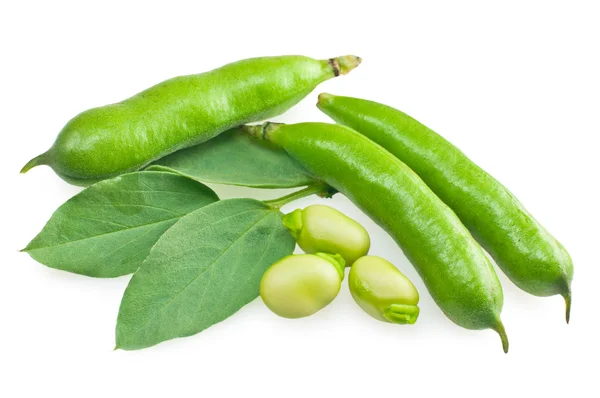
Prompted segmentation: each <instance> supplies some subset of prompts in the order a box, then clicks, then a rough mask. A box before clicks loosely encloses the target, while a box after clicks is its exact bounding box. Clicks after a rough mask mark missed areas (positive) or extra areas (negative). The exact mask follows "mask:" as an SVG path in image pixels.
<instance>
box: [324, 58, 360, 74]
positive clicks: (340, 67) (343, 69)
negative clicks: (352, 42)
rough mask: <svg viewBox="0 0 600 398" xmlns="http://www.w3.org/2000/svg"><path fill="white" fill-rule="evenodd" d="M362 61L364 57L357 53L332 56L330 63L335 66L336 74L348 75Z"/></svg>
mask: <svg viewBox="0 0 600 398" xmlns="http://www.w3.org/2000/svg"><path fill="white" fill-rule="evenodd" d="M361 62H362V58H360V57H357V56H356V55H344V56H342V57H337V58H331V59H330V60H329V63H330V64H331V66H332V67H333V72H334V75H335V76H339V75H346V74H348V73H350V71H351V70H353V69H355V68H356V67H357V66H358V65H360V63H361Z"/></svg>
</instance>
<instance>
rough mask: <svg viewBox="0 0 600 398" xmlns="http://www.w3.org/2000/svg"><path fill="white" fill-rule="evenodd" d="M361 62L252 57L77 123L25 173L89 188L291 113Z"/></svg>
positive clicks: (153, 90) (165, 85) (155, 89)
mask: <svg viewBox="0 0 600 398" xmlns="http://www.w3.org/2000/svg"><path fill="white" fill-rule="evenodd" d="M359 63H360V58H358V57H355V56H344V57H338V58H332V59H329V60H320V61H319V60H315V59H312V58H308V57H303V56H280V57H264V58H252V59H246V60H242V61H238V62H234V63H231V64H228V65H225V66H223V67H221V68H218V69H215V70H212V71H210V72H206V73H202V74H196V75H189V76H180V77H175V78H173V79H170V80H166V81H164V82H162V83H159V84H157V85H155V86H153V87H151V88H149V89H147V90H145V91H142V92H141V93H139V94H137V95H135V96H133V97H131V98H129V99H126V100H124V101H121V102H117V103H115V104H111V105H106V106H103V107H99V108H93V109H89V110H87V111H84V112H82V113H80V114H79V115H77V116H75V117H74V118H73V119H71V120H70V121H69V122H68V123H67V124H66V126H65V127H64V128H63V129H62V130H61V132H60V133H59V135H58V137H57V139H56V141H55V143H54V145H53V146H52V147H51V148H50V149H49V150H48V151H47V152H45V153H44V154H42V155H39V156H37V157H36V158H34V159H32V160H31V161H29V163H27V164H26V165H25V166H24V167H23V169H22V170H21V172H22V173H24V172H27V171H28V170H29V169H31V168H33V167H35V166H38V165H48V166H50V167H52V168H53V169H54V171H55V172H56V173H57V174H58V175H59V176H60V177H61V178H63V179H64V180H66V181H67V182H70V183H72V184H75V185H89V184H91V183H93V182H96V181H98V180H102V179H106V178H110V177H113V176H116V175H119V174H123V173H126V172H130V171H134V170H139V169H140V168H142V167H144V166H146V165H147V164H149V163H150V162H152V161H154V160H157V159H159V158H161V157H163V156H165V155H168V154H170V153H172V152H175V151H177V150H179V149H182V148H186V147H189V146H192V145H195V144H199V143H202V142H204V141H207V140H209V139H211V138H213V137H214V136H216V135H218V134H219V133H222V132H223V131H225V130H227V129H229V128H232V127H235V126H238V125H240V124H243V123H248V122H252V121H258V120H264V119H266V118H269V117H273V116H276V115H279V114H281V113H283V112H285V111H286V110H287V109H289V108H290V107H292V106H293V105H295V104H296V103H298V102H299V101H300V100H301V99H303V98H304V97H305V96H306V95H308V94H309V93H310V92H311V91H312V90H313V89H314V88H315V87H316V86H317V85H318V84H320V83H322V82H324V81H325V80H328V79H331V78H333V77H335V76H338V75H340V74H346V73H348V72H349V71H351V70H352V69H354V68H355V67H356V66H358V64H359Z"/></svg>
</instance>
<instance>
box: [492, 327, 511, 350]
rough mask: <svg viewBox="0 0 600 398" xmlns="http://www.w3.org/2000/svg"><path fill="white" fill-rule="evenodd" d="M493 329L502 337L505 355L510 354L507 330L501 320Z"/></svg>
mask: <svg viewBox="0 0 600 398" xmlns="http://www.w3.org/2000/svg"><path fill="white" fill-rule="evenodd" d="M493 329H494V330H495V331H496V333H498V335H499V336H500V340H502V349H503V350H504V353H505V354H506V353H508V336H507V335H506V330H505V329H504V325H503V324H502V321H501V320H500V319H498V321H497V323H496V326H495V327H494V328H493Z"/></svg>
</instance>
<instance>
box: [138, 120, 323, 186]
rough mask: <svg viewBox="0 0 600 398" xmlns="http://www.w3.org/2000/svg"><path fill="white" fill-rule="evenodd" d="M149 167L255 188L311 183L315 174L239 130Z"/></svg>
mask: <svg viewBox="0 0 600 398" xmlns="http://www.w3.org/2000/svg"><path fill="white" fill-rule="evenodd" d="M147 170H163V171H170V172H174V173H179V174H182V175H185V176H187V177H189V178H193V179H195V180H198V181H204V182H212V183H217V184H228V185H241V186H247V187H256V188H293V187H299V186H304V185H309V184H310V183H312V182H314V181H315V179H314V177H313V176H312V175H311V174H310V173H309V172H308V171H306V170H305V169H304V168H303V167H302V166H300V164H299V163H297V162H296V161H295V160H294V159H292V158H291V157H290V156H289V155H288V154H286V153H285V152H284V151H283V150H282V149H281V148H278V147H276V146H274V145H273V144H271V143H270V142H268V141H264V140H257V139H253V138H252V137H250V136H249V135H248V134H246V133H244V132H242V131H241V130H239V129H232V130H229V131H227V132H225V133H223V134H221V135H219V136H217V137H215V138H213V139H212V140H210V141H207V142H205V143H202V144H200V145H196V146H193V147H191V148H187V149H183V150H181V151H178V152H175V153H173V154H171V155H169V156H167V157H164V158H162V159H159V160H157V161H156V162H155V163H153V164H152V165H150V167H149V168H148V169H147Z"/></svg>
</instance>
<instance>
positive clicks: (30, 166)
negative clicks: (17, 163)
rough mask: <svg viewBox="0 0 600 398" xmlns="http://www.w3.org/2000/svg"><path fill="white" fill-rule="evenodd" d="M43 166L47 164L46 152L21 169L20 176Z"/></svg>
mask: <svg viewBox="0 0 600 398" xmlns="http://www.w3.org/2000/svg"><path fill="white" fill-rule="evenodd" d="M43 164H48V152H45V153H42V154H41V155H39V156H36V157H35V158H33V159H31V160H30V161H29V162H27V164H26V165H25V166H23V168H22V169H21V174H24V173H27V172H28V171H29V170H31V169H33V168H34V167H36V166H40V165H43Z"/></svg>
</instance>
